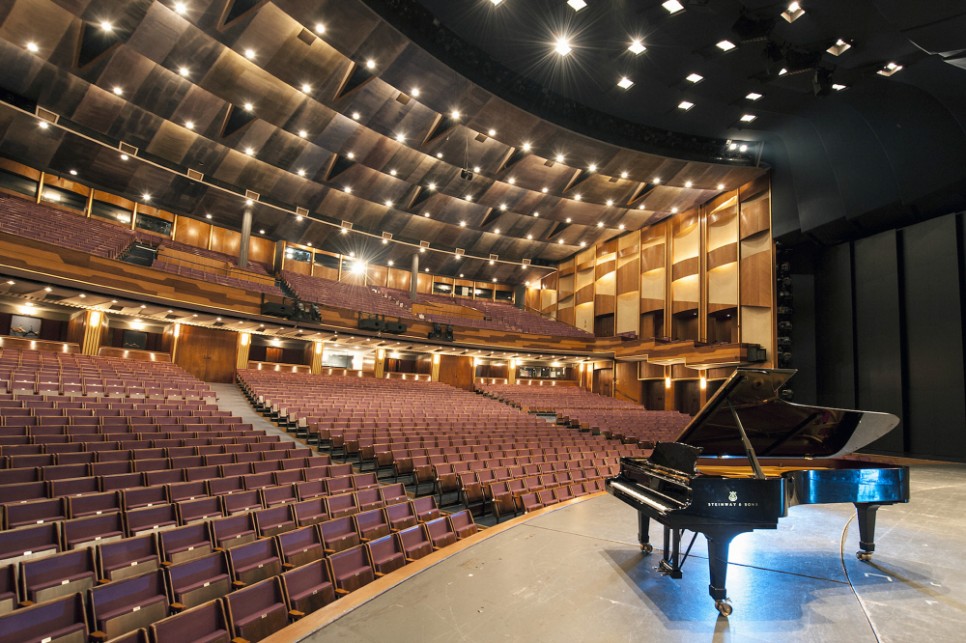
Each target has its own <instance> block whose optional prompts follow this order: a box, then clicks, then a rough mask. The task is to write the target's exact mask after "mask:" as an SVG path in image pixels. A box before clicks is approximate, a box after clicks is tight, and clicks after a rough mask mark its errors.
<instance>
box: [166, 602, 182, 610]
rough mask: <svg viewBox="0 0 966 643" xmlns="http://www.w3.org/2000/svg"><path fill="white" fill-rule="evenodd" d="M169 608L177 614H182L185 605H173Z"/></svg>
mask: <svg viewBox="0 0 966 643" xmlns="http://www.w3.org/2000/svg"><path fill="white" fill-rule="evenodd" d="M169 607H170V608H171V609H172V610H173V611H175V612H180V611H182V610H183V609H184V603H171V605H169Z"/></svg>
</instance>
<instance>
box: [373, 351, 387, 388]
mask: <svg viewBox="0 0 966 643" xmlns="http://www.w3.org/2000/svg"><path fill="white" fill-rule="evenodd" d="M372 375H373V377H375V378H376V379H377V380H381V379H382V378H384V377H385V376H386V351H385V350H384V349H382V348H380V349H379V350H377V351H376V361H375V363H374V364H373V370H372Z"/></svg>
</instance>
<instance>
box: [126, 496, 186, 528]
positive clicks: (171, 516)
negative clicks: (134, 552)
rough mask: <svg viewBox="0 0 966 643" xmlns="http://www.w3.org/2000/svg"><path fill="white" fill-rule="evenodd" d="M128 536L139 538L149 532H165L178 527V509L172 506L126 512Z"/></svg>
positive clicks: (166, 505)
mask: <svg viewBox="0 0 966 643" xmlns="http://www.w3.org/2000/svg"><path fill="white" fill-rule="evenodd" d="M124 519H125V523H126V526H127V535H128V536H137V535H138V534H142V533H145V532H149V531H155V532H156V531H163V530H165V529H171V528H174V527H177V526H178V516H177V513H176V508H175V506H174V505H172V504H164V505H158V506H155V507H144V508H142V509H135V510H133V511H128V512H125V514H124Z"/></svg>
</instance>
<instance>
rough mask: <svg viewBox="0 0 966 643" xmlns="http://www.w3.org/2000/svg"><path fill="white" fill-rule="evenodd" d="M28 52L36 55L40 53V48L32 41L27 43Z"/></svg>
mask: <svg viewBox="0 0 966 643" xmlns="http://www.w3.org/2000/svg"><path fill="white" fill-rule="evenodd" d="M27 51H29V52H30V53H32V54H35V53H37V52H38V51H40V47H38V46H37V43H35V42H34V41H32V40H31V41H30V42H28V43H27Z"/></svg>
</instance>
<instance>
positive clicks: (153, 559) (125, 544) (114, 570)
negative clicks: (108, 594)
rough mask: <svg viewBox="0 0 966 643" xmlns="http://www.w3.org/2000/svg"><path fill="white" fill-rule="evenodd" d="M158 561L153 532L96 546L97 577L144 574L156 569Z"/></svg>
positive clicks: (121, 576)
mask: <svg viewBox="0 0 966 643" xmlns="http://www.w3.org/2000/svg"><path fill="white" fill-rule="evenodd" d="M160 563H161V557H160V556H159V552H158V542H157V539H156V538H155V536H154V534H147V535H145V536H138V537H137V538H124V539H123V540H117V541H114V542H110V543H104V544H103V545H99V546H98V547H97V571H98V578H99V579H103V580H108V581H113V580H120V579H123V578H130V577H132V576H137V575H139V574H146V573H148V572H153V571H155V570H157V569H158V567H159V565H160Z"/></svg>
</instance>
